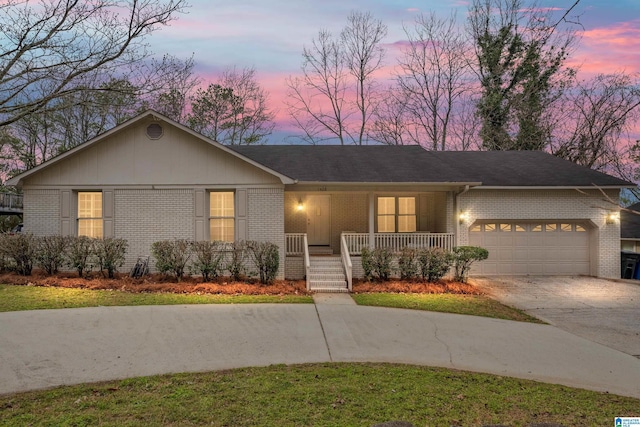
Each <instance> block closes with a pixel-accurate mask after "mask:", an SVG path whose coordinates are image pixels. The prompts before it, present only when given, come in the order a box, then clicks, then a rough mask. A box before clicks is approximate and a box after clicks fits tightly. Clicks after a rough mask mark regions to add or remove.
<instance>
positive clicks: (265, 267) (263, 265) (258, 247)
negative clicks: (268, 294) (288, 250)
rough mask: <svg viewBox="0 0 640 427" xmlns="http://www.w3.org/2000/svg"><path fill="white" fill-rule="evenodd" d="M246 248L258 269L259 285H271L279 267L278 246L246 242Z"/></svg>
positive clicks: (268, 243)
mask: <svg viewBox="0 0 640 427" xmlns="http://www.w3.org/2000/svg"><path fill="white" fill-rule="evenodd" d="M246 248H247V251H248V252H249V255H250V256H251V258H252V259H253V262H254V264H255V266H256V267H257V268H258V274H259V276H260V283H263V284H269V283H273V281H274V280H275V279H276V275H277V274H278V268H279V267H280V253H279V252H278V245H276V244H274V243H271V242H256V241H248V242H246Z"/></svg>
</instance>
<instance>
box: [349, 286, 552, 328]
mask: <svg viewBox="0 0 640 427" xmlns="http://www.w3.org/2000/svg"><path fill="white" fill-rule="evenodd" d="M352 297H353V299H354V300H355V302H356V303H358V304H359V305H371V306H376V307H395V308H409V309H414V310H427V311H439V312H442V313H455V314H468V315H471V316H483V317H493V318H496V319H505V320H516V321H520V322H532V323H544V322H542V321H540V320H538V319H536V318H535V317H531V316H529V315H528V314H526V313H525V312H523V311H522V310H518V309H515V308H512V307H509V306H506V305H503V304H501V303H499V302H498V301H495V300H492V299H491V298H488V297H486V296H483V295H457V294H423V293H408V294H403V293H381V292H376V293H363V294H353V295H352Z"/></svg>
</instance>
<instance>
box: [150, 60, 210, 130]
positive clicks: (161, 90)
mask: <svg viewBox="0 0 640 427" xmlns="http://www.w3.org/2000/svg"><path fill="white" fill-rule="evenodd" d="M162 63H163V64H164V67H156V68H161V69H162V70H163V72H162V73H158V74H161V79H158V80H159V82H161V84H160V85H158V86H159V87H158V90H156V91H153V92H151V93H149V94H148V95H146V96H144V100H143V101H142V105H141V109H147V108H151V109H153V110H155V111H157V112H159V113H162V114H164V115H165V116H167V117H169V118H171V119H173V120H175V121H177V122H179V123H182V122H184V121H186V117H187V104H188V101H189V96H190V95H191V93H193V91H194V90H195V88H196V87H197V86H198V84H200V79H199V78H198V77H197V76H196V75H194V74H193V68H194V66H195V63H194V62H193V57H190V58H188V59H186V60H184V61H181V60H179V59H177V58H174V57H171V56H168V55H165V57H164V58H163V61H162Z"/></svg>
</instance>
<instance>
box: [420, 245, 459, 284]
mask: <svg viewBox="0 0 640 427" xmlns="http://www.w3.org/2000/svg"><path fill="white" fill-rule="evenodd" d="M452 262H453V258H452V254H451V252H447V251H445V250H444V249H441V248H429V249H423V250H422V251H420V254H419V255H418V263H419V264H420V276H421V277H422V280H426V281H427V282H430V283H433V282H437V281H438V280H440V279H442V278H443V277H444V275H445V274H447V271H449V268H451V263H452Z"/></svg>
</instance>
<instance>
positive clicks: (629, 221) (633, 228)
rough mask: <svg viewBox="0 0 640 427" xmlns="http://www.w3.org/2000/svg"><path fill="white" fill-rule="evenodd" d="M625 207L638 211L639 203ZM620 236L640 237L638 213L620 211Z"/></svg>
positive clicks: (628, 237)
mask: <svg viewBox="0 0 640 427" xmlns="http://www.w3.org/2000/svg"><path fill="white" fill-rule="evenodd" d="M627 209H631V210H632V211H636V212H640V203H636V204H635V205H631V206H629V207H628V208H627ZM620 238H621V239H640V215H638V214H634V213H632V212H627V211H620Z"/></svg>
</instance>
